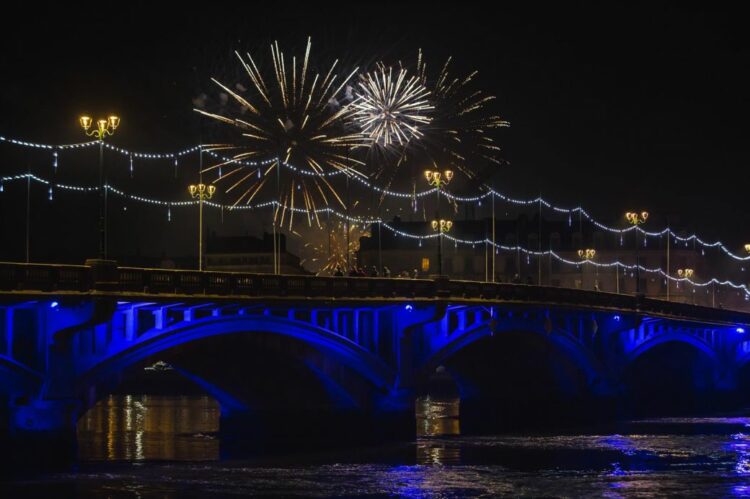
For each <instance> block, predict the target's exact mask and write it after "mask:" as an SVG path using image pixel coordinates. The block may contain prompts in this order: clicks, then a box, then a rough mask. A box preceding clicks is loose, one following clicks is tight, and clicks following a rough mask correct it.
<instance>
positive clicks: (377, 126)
mask: <svg viewBox="0 0 750 499" xmlns="http://www.w3.org/2000/svg"><path fill="white" fill-rule="evenodd" d="M358 87H359V89H358V91H357V99H356V100H355V101H354V103H353V107H354V108H355V109H356V110H357V112H356V113H355V114H354V119H355V120H356V121H357V123H358V124H359V125H360V127H361V128H362V132H363V133H365V134H366V135H367V136H368V137H370V138H371V139H372V140H373V142H374V143H376V144H378V145H380V146H383V147H388V146H390V145H391V144H398V145H400V146H403V145H405V144H407V143H408V142H409V141H410V140H411V139H419V138H421V137H422V132H421V131H420V128H421V127H423V126H425V125H427V124H429V123H430V121H431V120H432V118H431V117H430V111H431V110H432V109H433V106H432V105H430V103H429V101H428V96H429V95H430V92H429V90H427V89H426V88H425V87H424V85H422V83H420V81H419V78H417V77H416V76H408V73H407V70H406V69H404V68H401V69H398V70H397V72H396V74H395V75H394V70H393V68H392V67H386V66H385V65H383V64H382V63H381V64H378V68H377V70H376V71H373V72H372V73H366V74H364V75H361V76H360V81H359V84H358Z"/></svg>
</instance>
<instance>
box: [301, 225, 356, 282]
mask: <svg viewBox="0 0 750 499" xmlns="http://www.w3.org/2000/svg"><path fill="white" fill-rule="evenodd" d="M319 233H320V232H318V234H319ZM361 237H370V228H369V226H367V225H362V224H356V223H352V224H350V225H349V237H348V239H347V228H346V223H344V222H338V223H336V224H335V225H334V226H333V227H331V229H330V230H329V231H328V237H327V238H326V239H324V240H322V241H320V242H308V243H306V244H305V246H304V252H305V254H306V255H309V256H308V257H307V258H305V259H304V260H302V261H301V262H300V264H302V265H305V264H307V268H309V269H310V270H312V271H313V272H315V273H316V274H317V275H321V274H324V275H333V274H334V272H335V271H336V269H337V268H338V269H341V270H342V271H343V272H346V271H347V264H348V263H351V264H352V265H355V266H356V264H357V252H358V251H359V239H360V238H361ZM347 254H348V255H349V259H350V260H351V262H347Z"/></svg>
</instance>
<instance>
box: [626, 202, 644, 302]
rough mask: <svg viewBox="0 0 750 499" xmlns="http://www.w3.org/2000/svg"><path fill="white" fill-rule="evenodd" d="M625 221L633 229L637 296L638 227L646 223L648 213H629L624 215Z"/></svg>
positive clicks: (638, 282)
mask: <svg viewBox="0 0 750 499" xmlns="http://www.w3.org/2000/svg"><path fill="white" fill-rule="evenodd" d="M625 219H627V221H628V223H629V224H630V225H632V226H634V227H635V293H636V294H639V293H640V292H641V266H640V262H639V260H638V226H639V225H641V224H644V223H646V220H648V212H647V211H642V212H640V213H636V212H634V211H629V212H627V213H625Z"/></svg>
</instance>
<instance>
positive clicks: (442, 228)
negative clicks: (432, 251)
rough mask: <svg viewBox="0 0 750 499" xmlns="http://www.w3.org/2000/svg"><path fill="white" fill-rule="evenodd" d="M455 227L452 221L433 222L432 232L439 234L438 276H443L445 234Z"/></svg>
mask: <svg viewBox="0 0 750 499" xmlns="http://www.w3.org/2000/svg"><path fill="white" fill-rule="evenodd" d="M451 227H453V222H451V221H450V220H443V219H440V220H433V221H432V230H434V231H436V232H437V233H438V275H443V234H444V233H445V232H448V231H449V230H451Z"/></svg>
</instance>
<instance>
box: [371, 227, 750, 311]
mask: <svg viewBox="0 0 750 499" xmlns="http://www.w3.org/2000/svg"><path fill="white" fill-rule="evenodd" d="M389 225H390V226H391V227H393V228H394V229H395V230H397V231H402V232H404V233H409V234H422V235H431V234H434V232H433V230H432V228H431V227H430V225H429V223H428V222H403V221H401V220H400V219H399V218H395V219H394V220H393V221H392V222H390V223H389ZM448 235H449V236H451V237H455V238H457V239H463V240H477V239H484V238H485V237H486V238H487V240H488V241H490V242H491V241H492V220H491V219H483V220H463V221H461V220H459V221H456V222H455V223H454V225H453V227H452V228H451V230H450V232H449V233H448ZM494 237H495V242H496V244H498V245H503V246H504V248H499V249H497V250H496V251H495V252H494V253H495V254H494V255H493V251H492V245H491V244H490V243H477V244H474V245H470V244H456V243H454V242H453V241H452V240H450V239H448V238H446V237H444V238H443V250H442V253H443V274H445V275H447V276H448V277H450V278H451V279H469V280H479V281H484V280H487V281H491V280H492V275H493V265H494V275H495V281H496V282H513V281H515V282H522V283H528V284H541V285H547V286H558V287H567V288H579V289H590V290H595V289H598V290H600V291H608V292H619V293H630V294H632V293H635V292H636V272H635V271H629V270H628V271H627V272H625V271H623V269H622V268H620V267H619V266H615V265H611V266H594V265H590V264H586V263H583V260H584V259H583V258H581V257H579V256H578V251H579V250H584V249H594V250H595V252H596V253H595V255H594V257H593V259H592V261H594V262H598V263H601V264H605V263H610V262H615V261H620V262H622V263H624V264H627V265H633V264H634V263H635V261H636V249H635V238H634V234H633V233H632V232H631V233H629V234H627V235H625V236H622V237H621V236H620V234H619V233H612V232H606V231H604V230H599V229H597V228H596V227H595V226H593V225H591V224H579V223H577V222H572V221H569V220H546V219H544V218H541V219H540V218H539V217H538V216H535V217H528V216H526V215H521V216H519V217H518V218H516V219H510V220H508V219H503V220H501V219H497V220H496V221H495V236H494ZM510 248H513V249H510ZM522 249H529V250H532V251H536V252H546V253H545V254H543V255H541V256H539V255H537V254H527V253H526V252H524V251H522ZM547 250H552V252H554V255H557V256H558V257H559V258H555V256H554V255H552V254H550V253H549V252H547ZM637 253H638V260H639V262H640V264H641V266H642V267H645V268H647V269H656V268H660V269H666V268H668V267H669V269H670V275H672V276H677V275H678V270H679V269H683V270H684V269H691V270H692V271H693V273H694V274H693V280H694V281H696V282H703V281H706V280H709V279H710V278H711V277H714V276H717V275H718V274H720V273H723V275H721V276H720V277H721V278H729V279H732V280H733V281H734V282H744V279H746V277H747V276H745V275H744V269H740V268H736V269H731V270H728V269H722V267H721V261H720V260H719V258H718V256H711V255H706V254H704V252H702V251H701V250H700V249H697V250H696V249H695V248H693V247H692V245H687V246H685V245H683V244H676V243H675V242H674V241H672V242H671V244H670V245H669V256H667V240H666V236H662V237H660V238H658V239H654V238H649V240H648V241H647V242H645V243H644V240H643V238H642V237H641V238H639V247H638V251H637ZM667 258H669V265H667ZM493 259H494V263H493ZM359 262H360V265H362V266H363V267H365V268H370V266H372V265H374V266H376V267H377V266H379V265H380V262H382V265H383V266H387V267H389V268H390V270H391V273H392V274H393V275H396V274H398V273H400V272H401V271H403V270H409V271H410V272H412V271H413V269H418V270H419V272H420V274H422V275H424V276H428V275H431V274H437V268H438V265H437V238H431V239H424V240H415V239H413V238H410V237H406V236H401V235H398V234H397V233H395V232H393V231H390V230H385V229H383V230H381V231H380V240H379V239H378V231H375V230H373V231H372V237H367V238H362V239H360V250H359ZM579 262H581V263H579ZM667 281H668V280H667V279H666V278H665V277H663V276H661V275H660V274H658V273H654V272H645V271H641V272H640V291H641V292H642V293H644V294H645V295H646V296H649V297H654V298H662V299H666V298H667V296H669V299H670V300H672V301H680V302H686V303H696V304H702V305H707V306H727V307H729V306H731V307H732V308H738V307H741V308H745V307H747V306H748V305H749V304H748V303H747V302H746V301H745V296H744V293H742V292H737V291H734V290H731V289H728V288H727V287H725V286H714V285H709V286H704V287H699V286H692V285H690V284H686V283H676V282H670V283H669V284H668V283H667Z"/></svg>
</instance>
